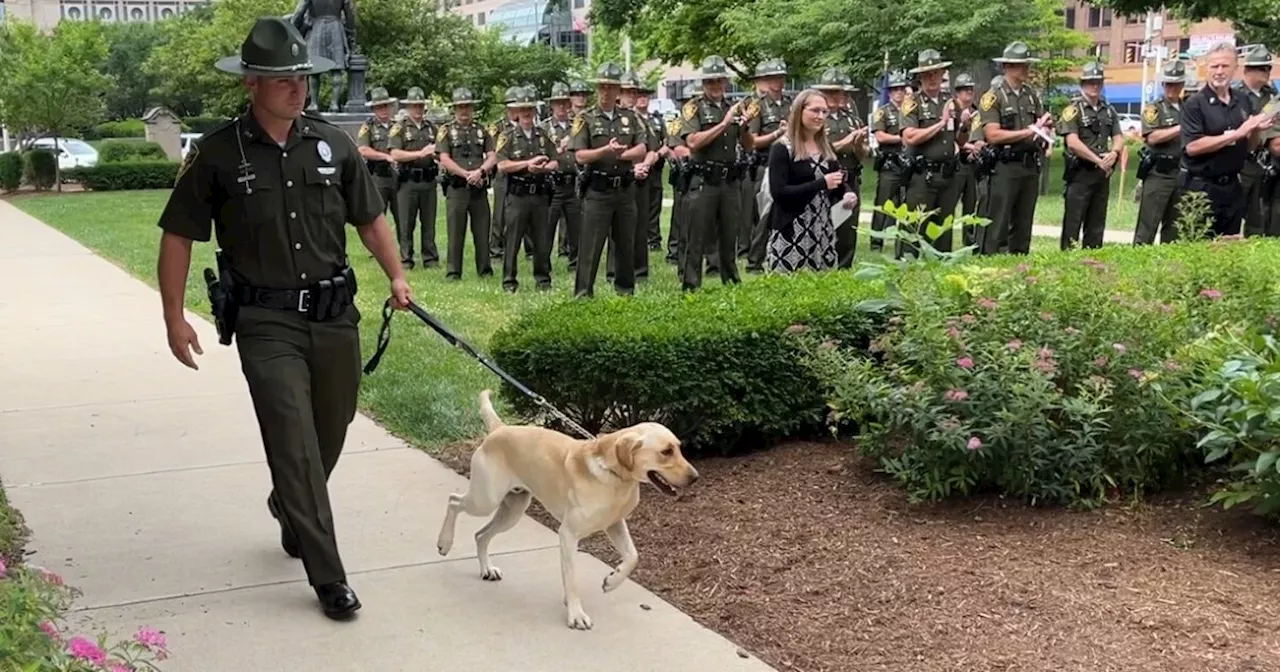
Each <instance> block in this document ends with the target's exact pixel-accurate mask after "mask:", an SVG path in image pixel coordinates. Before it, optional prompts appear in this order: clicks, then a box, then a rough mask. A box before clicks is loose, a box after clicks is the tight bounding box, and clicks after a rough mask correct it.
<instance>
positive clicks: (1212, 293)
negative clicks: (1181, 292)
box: [1200, 289, 1222, 301]
mask: <svg viewBox="0 0 1280 672" xmlns="http://www.w3.org/2000/svg"><path fill="white" fill-rule="evenodd" d="M1200 296H1203V297H1204V298H1206V299H1209V300H1210V301H1218V300H1221V299H1222V292H1220V291H1218V290H1216V289H1202V290H1200Z"/></svg>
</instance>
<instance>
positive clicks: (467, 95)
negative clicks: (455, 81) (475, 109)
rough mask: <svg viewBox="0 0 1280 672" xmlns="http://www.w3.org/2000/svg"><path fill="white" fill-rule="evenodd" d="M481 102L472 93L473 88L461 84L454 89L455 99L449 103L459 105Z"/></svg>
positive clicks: (454, 105) (453, 105)
mask: <svg viewBox="0 0 1280 672" xmlns="http://www.w3.org/2000/svg"><path fill="white" fill-rule="evenodd" d="M479 102H480V101H478V100H476V97H475V96H474V95H472V93H471V89H468V88H467V87H465V86H459V87H458V88H456V89H454V90H453V100H452V101H450V103H449V105H450V106H452V107H457V106H459V105H476V104H479Z"/></svg>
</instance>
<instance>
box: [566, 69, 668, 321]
mask: <svg viewBox="0 0 1280 672" xmlns="http://www.w3.org/2000/svg"><path fill="white" fill-rule="evenodd" d="M621 85H622V68H619V67H618V65H617V64H616V63H611V62H610V63H605V64H603V65H601V66H600V68H599V71H598V73H597V78H596V92H597V102H596V104H595V105H594V106H592V107H590V108H588V109H586V110H584V111H583V112H582V113H581V114H579V115H578V116H577V117H575V118H574V120H573V128H572V130H571V133H572V138H573V139H572V140H571V141H570V147H571V148H572V149H573V150H574V158H575V159H577V162H578V163H579V164H580V165H582V166H584V167H585V176H584V180H585V182H584V186H585V187H586V195H585V196H584V198H583V203H582V237H581V238H580V239H579V243H578V269H577V276H576V278H575V283H574V296H575V297H589V296H594V294H595V281H596V273H597V272H598V271H599V270H600V257H601V255H602V254H603V252H604V245H605V239H606V238H607V237H611V238H612V239H613V244H614V249H616V250H617V253H618V258H617V262H616V264H615V268H614V278H613V284H614V288H615V289H616V290H617V292H618V293H619V294H623V295H628V294H632V293H634V292H635V262H634V255H635V250H634V249H633V245H632V241H633V240H635V237H636V236H635V226H636V196H635V172H634V169H633V168H634V166H635V164H636V162H638V161H643V160H644V157H645V155H646V154H648V151H649V150H648V146H647V144H646V143H647V142H648V137H647V136H646V134H645V127H644V124H641V123H640V121H639V120H638V119H637V118H636V116H635V113H634V112H632V111H631V110H625V109H622V108H620V107H618V105H617V100H618V94H619V92H620V91H621Z"/></svg>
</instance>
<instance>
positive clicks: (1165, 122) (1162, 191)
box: [1133, 60, 1187, 245]
mask: <svg viewBox="0 0 1280 672" xmlns="http://www.w3.org/2000/svg"><path fill="white" fill-rule="evenodd" d="M1186 77H1187V66H1186V63H1185V62H1183V61H1179V60H1173V61H1168V62H1166V63H1165V64H1164V67H1163V68H1162V69H1161V71H1160V83H1161V84H1163V85H1164V97H1163V98H1161V99H1160V100H1158V101H1156V102H1154V103H1150V104H1148V105H1147V106H1146V107H1145V108H1143V110H1142V137H1143V140H1144V141H1145V142H1146V145H1145V146H1144V147H1143V148H1142V154H1141V157H1142V158H1141V160H1140V162H1139V165H1138V176H1137V177H1138V179H1139V180H1141V181H1142V197H1141V200H1140V201H1139V203H1138V226H1137V228H1136V229H1134V232H1133V243H1134V244H1135V245H1150V244H1152V243H1153V242H1155V239H1156V232H1157V231H1159V232H1160V242H1161V243H1162V244H1163V243H1171V242H1173V241H1174V240H1176V239H1177V235H1178V229H1177V221H1178V198H1179V197H1180V196H1181V190H1180V189H1179V188H1178V164H1179V161H1180V160H1181V156H1182V135H1181V134H1182V127H1181V124H1182V90H1183V87H1184V82H1185V81H1186Z"/></svg>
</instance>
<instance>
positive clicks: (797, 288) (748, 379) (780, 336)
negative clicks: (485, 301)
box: [489, 273, 882, 452]
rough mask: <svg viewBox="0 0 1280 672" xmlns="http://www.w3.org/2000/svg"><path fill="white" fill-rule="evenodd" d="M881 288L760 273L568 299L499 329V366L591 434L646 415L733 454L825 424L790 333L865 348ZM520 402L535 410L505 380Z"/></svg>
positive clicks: (841, 277) (875, 324)
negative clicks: (674, 291) (679, 288)
mask: <svg viewBox="0 0 1280 672" xmlns="http://www.w3.org/2000/svg"><path fill="white" fill-rule="evenodd" d="M880 292H881V289H880V285H879V283H867V282H862V281H858V280H855V279H854V278H853V277H852V275H851V274H848V273H839V274H834V273H833V274H824V275H817V274H808V273H805V274H798V275H796V276H793V277H779V276H774V277H764V278H761V279H758V280H755V281H753V282H750V283H747V284H745V285H743V286H741V287H737V288H721V287H718V286H712V287H708V288H707V289H705V290H703V291H702V292H699V293H696V294H688V295H683V296H672V295H669V294H662V295H648V296H645V295H641V296H636V297H631V298H627V299H623V298H618V297H610V298H604V297H602V298H600V299H596V300H592V301H568V302H564V303H559V304H555V305H554V306H552V307H550V308H547V309H544V310H541V311H536V312H533V313H530V314H526V315H524V316H522V317H521V318H519V319H517V320H515V321H513V322H512V323H509V324H508V325H507V326H505V327H504V328H502V329H500V330H499V331H498V332H497V333H495V334H494V336H493V338H492V339H491V340H490V342H489V351H490V353H491V355H492V357H493V359H494V361H495V362H496V363H497V364H498V365H499V366H501V367H502V368H503V369H505V370H506V371H507V372H509V373H511V374H512V375H513V376H515V377H516V379H517V380H520V381H521V382H523V383H524V384H525V385H528V386H529V387H530V388H531V389H533V390H536V391H537V392H538V393H539V394H541V395H543V396H544V397H545V398H546V399H547V400H549V401H550V402H551V403H553V404H555V405H556V406H557V407H559V408H560V409H561V410H563V411H564V412H565V413H568V414H569V415H570V416H571V417H573V418H574V420H575V421H578V422H580V423H581V424H583V425H584V426H585V427H586V428H587V429H589V430H591V431H599V430H600V429H601V428H608V427H614V428H616V427H621V426H626V425H630V424H632V423H635V422H640V421H643V420H656V421H659V422H662V423H664V424H666V425H667V426H669V427H670V428H671V429H672V430H673V431H675V432H676V433H677V434H678V435H679V436H680V437H681V438H682V440H683V441H684V443H685V445H686V449H687V450H689V451H691V452H698V451H714V452H731V451H734V450H738V449H748V448H751V447H755V446H764V445H767V444H768V443H769V442H771V441H776V440H778V439H781V438H783V437H787V436H796V435H802V434H806V433H810V432H815V431H820V430H821V427H822V421H823V419H824V417H825V414H826V410H825V401H824V399H823V397H822V389H821V385H820V381H818V380H817V379H815V378H814V377H813V376H812V375H811V374H810V373H808V372H807V371H806V370H805V369H804V367H803V366H802V365H801V363H802V351H801V349H800V347H799V343H797V342H796V341H795V340H794V339H792V338H789V337H788V333H787V332H788V329H789V328H790V327H791V326H792V325H795V324H797V323H800V322H804V323H805V324H807V325H808V326H809V328H810V329H811V330H812V331H813V332H814V333H819V334H829V335H832V336H836V335H838V336H839V337H841V338H842V339H844V340H846V341H849V342H852V343H854V344H861V345H865V344H866V343H867V342H869V341H870V338H871V337H872V336H873V335H874V334H875V333H877V331H878V330H879V328H880V326H879V323H880V321H881V320H882V317H881V316H880V315H879V314H877V313H874V312H868V311H866V310H863V309H862V308H861V307H860V306H859V304H860V301H861V300H862V299H864V298H873V297H876V296H878V295H879V294H880ZM503 393H504V395H505V397H506V398H507V400H508V401H510V402H511V403H512V404H513V406H514V407H515V409H516V410H517V411H518V412H520V413H522V414H524V415H526V416H528V417H537V416H538V415H539V409H538V408H537V407H536V405H534V404H533V403H532V402H531V401H529V400H528V399H527V398H525V397H524V396H522V395H520V394H519V392H517V391H515V390H514V389H512V388H510V387H509V386H504V389H503Z"/></svg>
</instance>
